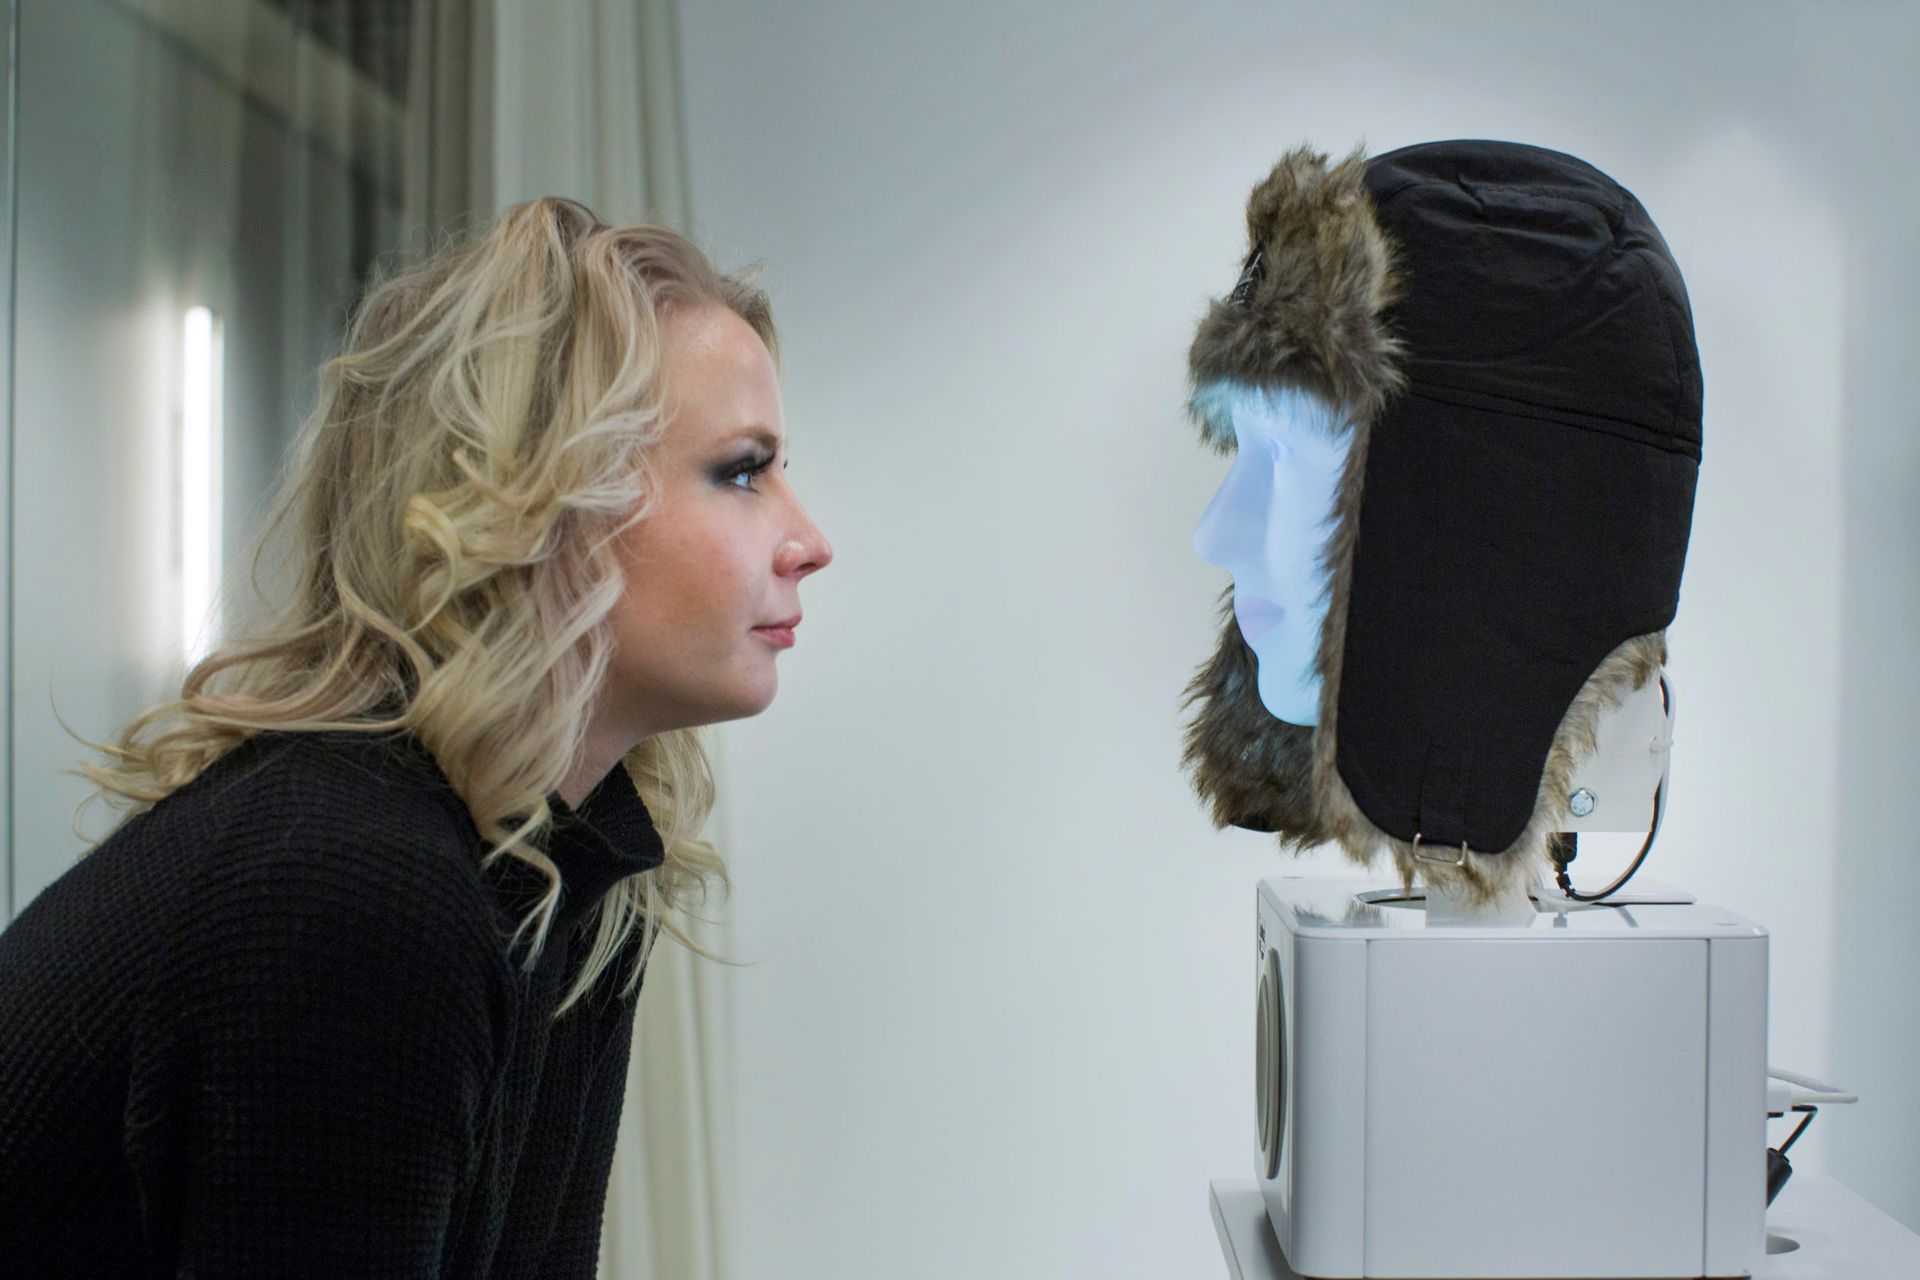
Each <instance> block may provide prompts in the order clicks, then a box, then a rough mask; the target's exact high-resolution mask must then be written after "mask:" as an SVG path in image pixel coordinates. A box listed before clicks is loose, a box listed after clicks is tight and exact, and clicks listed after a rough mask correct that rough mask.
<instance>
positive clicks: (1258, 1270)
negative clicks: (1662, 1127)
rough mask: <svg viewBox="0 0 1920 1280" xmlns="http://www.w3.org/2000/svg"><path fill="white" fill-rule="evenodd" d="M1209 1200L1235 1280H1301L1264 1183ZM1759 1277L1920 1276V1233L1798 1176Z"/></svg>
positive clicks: (1234, 1183)
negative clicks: (1271, 1221) (1285, 1250)
mask: <svg viewBox="0 0 1920 1280" xmlns="http://www.w3.org/2000/svg"><path fill="white" fill-rule="evenodd" d="M1207 1198H1208V1201H1209V1202H1210V1203H1211V1205H1212V1208H1213V1227H1214V1231H1215V1232H1216V1233H1218V1235H1219V1237H1220V1250H1221V1252H1222V1253H1223V1254H1225V1255H1226V1260H1227V1275H1228V1276H1229V1277H1230V1280H1300V1277H1299V1276H1297V1275H1296V1274H1295V1273H1294V1272H1293V1271H1292V1270H1290V1269H1289V1268H1288V1266H1287V1260H1286V1257H1285V1256H1284V1255H1283V1254H1281V1252H1280V1242H1279V1241H1278V1240H1276V1239H1274V1237H1273V1228H1272V1227H1270V1226H1269V1225H1268V1224H1267V1205H1266V1201H1265V1200H1264V1199H1263V1198H1262V1197H1261V1195H1260V1184H1259V1183H1258V1182H1255V1181H1254V1180H1253V1179H1252V1178H1216V1179H1215V1180H1214V1181H1213V1182H1211V1183H1209V1184H1208V1196H1207ZM1776 1250H1778V1251H1779V1252H1776ZM1752 1274H1753V1277H1754V1280H1913V1278H1914V1277H1915V1276H1920V1235H1915V1234H1914V1233H1913V1232H1911V1231H1909V1230H1907V1229H1906V1228H1905V1227H1903V1226H1901V1225H1900V1224H1899V1223H1898V1222H1895V1221H1894V1220H1893V1219H1892V1218H1890V1217H1888V1216H1887V1215H1886V1214H1884V1213H1882V1212H1880V1210H1878V1209H1876V1208H1874V1207H1873V1206H1872V1205H1870V1204H1868V1203H1867V1202H1866V1201H1865V1200H1862V1199H1861V1198H1860V1197H1859V1196H1857V1195H1855V1194H1854V1193H1853V1192H1851V1191H1849V1190H1847V1188H1846V1187H1844V1186H1842V1185H1841V1184H1840V1183H1838V1182H1835V1181H1834V1180H1833V1179H1832V1178H1816V1177H1809V1176H1808V1175H1806V1174H1803V1173H1796V1174H1795V1175H1793V1180H1792V1181H1790V1182H1788V1183H1787V1185H1786V1186H1785V1187H1784V1188H1782V1189H1781V1191H1780V1194H1779V1196H1778V1197H1777V1198H1776V1199H1775V1200H1774V1202H1773V1206H1772V1207H1771V1208H1769V1209H1768V1210H1767V1255H1766V1257H1765V1258H1764V1259H1763V1260H1762V1261H1761V1263H1760V1265H1759V1267H1758V1268H1756V1269H1755V1270H1754V1272H1753V1273H1752Z"/></svg>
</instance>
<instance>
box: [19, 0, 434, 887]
mask: <svg viewBox="0 0 1920 1280" xmlns="http://www.w3.org/2000/svg"><path fill="white" fill-rule="evenodd" d="M427 2H428V0H420V3H417V4H416V3H415V2H414V0H327V2H324V3H321V2H316V0H18V3H19V8H20V48H21V51H22V59H21V63H20V67H19V75H18V124H19V130H18V144H17V145H18V151H17V157H16V159H17V165H18V169H17V173H18V183H19V187H18V189H19V197H20V198H19V206H18V230H19V247H18V252H17V255H16V259H15V261H16V267H17V275H18V279H17V284H18V304H17V311H16V314H17V315H18V317H19V321H20V322H19V324H18V325H17V327H16V332H15V341H14V354H15V362H16V363H15V367H16V369H17V377H16V383H15V396H14V411H15V416H14V424H13V434H14V457H13V491H14V498H13V502H14V505H13V510H12V512H11V519H12V530H13V538H14V548H15V556H14V581H13V584H12V593H11V600H12V604H13V608H14V611H15V618H16V619H17V623H18V625H17V626H16V627H15V647H14V652H13V674H14V700H13V706H12V707H11V709H10V714H11V723H12V731H13V752H12V763H13V773H12V780H11V782H12V785H11V799H12V801H13V805H12V814H11V819H12V836H13V850H14V856H15V891H14V900H13V903H12V910H13V911H14V912H15V913H17V912H18V911H19V910H20V909H21V908H22V907H24V906H25V905H26V903H27V902H28V901H29V900H31V898H32V897H33V896H34V895H35V894H36V893H38V892H39V890H40V889H42V888H43V887H44V886H45V885H46V884H47V883H49V882H50V881H52V880H53V879H54V878H55V877H57V876H58V875H59V874H60V873H61V872H63V871H64V870H66V869H67V868H68V867H70V866H71V865H73V861H74V857H75V855H76V854H77V853H78V852H79V851H80V849H81V847H82V841H81V839H80V837H79V836H78V835H76V833H75V831H74V829H73V826H74V824H75V823H76V821H77V823H78V825H79V827H80V829H81V830H82V831H84V832H85V833H86V834H88V835H89V836H92V835H97V834H99V833H101V832H104V831H105V830H106V829H107V828H109V827H110V826H111V825H112V824H113V822H114V821H115V820H116V819H117V817H118V814H117V812H115V811H113V810H110V809H108V808H106V807H105V806H103V805H95V806H90V807H88V808H87V809H86V810H85V811H84V812H82V813H80V814H79V815H78V818H77V819H76V813H75V811H76V807H77V806H78V805H79V804H80V802H81V800H82V799H83V798H84V797H86V796H87V795H88V794H90V793H91V791H92V787H91V785H90V784H88V783H87V782H86V781H85V780H84V779H82V778H80V777H78V776H74V775H70V774H68V773H66V772H65V771H66V770H70V769H72V768H74V767H75V766H76V765H77V764H78V763H79V762H80V761H81V760H83V759H90V758H92V757H91V756H90V753H89V752H87V750H86V749H85V748H83V747H82V746H81V745H80V744H79V743H78V742H77V741H76V740H75V739H74V738H73V737H72V736H70V735H69V734H68V733H67V732H66V730H64V729H63V728H62V727H61V725H60V720H61V719H64V720H65V721H66V723H67V724H68V725H70V726H72V727H73V729H74V730H76V731H78V732H79V733H81V734H84V735H85V736H87V737H89V738H92V739H95V740H107V739H109V738H110V736H111V735H113V734H115V733H117V732H118V730H119V729H120V728H121V727H122V726H124V725H125V724H126V722H127V721H128V720H130V719H131V718H132V717H133V716H135V715H137V714H138V713H139V712H140V711H142V710H144V709H145V708H147V707H149V706H151V705H153V704H154V703H155V702H157V701H160V700H162V699H165V698H169V697H172V696H175V695H177V693H178V691H179V685H180V681H181V679H182V677H183V675H184V673H185V669H186V666H187V662H188V657H189V654H190V653H191V654H197V652H198V651H199V648H200V646H202V645H204V644H205V643H206V642H207V640H208V639H209V638H210V637H211V635H212V630H211V629H212V628H221V627H222V625H223V623H222V619H221V618H220V617H219V616H217V614H218V613H219V612H220V611H221V610H225V611H228V612H229V613H231V611H232V610H236V609H244V608H246V607H247V606H248V605H250V603H251V601H250V600H249V599H248V598H247V597H246V596H245V595H244V594H236V595H235V597H234V598H233V599H232V600H230V601H219V602H218V607H217V608H215V609H214V610H213V612H209V608H210V605H213V604H214V603H215V602H214V601H213V600H212V598H211V596H210V592H211V589H212V586H213V584H216V583H219V582H220V581H221V580H222V574H223V573H224V574H227V575H229V576H231V575H232V574H234V573H235V572H236V571H237V572H238V573H239V574H240V576H241V581H242V582H244V575H245V572H246V569H247V567H248V566H246V565H245V564H242V563H240V562H241V559H242V557H243V553H244V551H245V550H246V549H247V548H248V547H249V546H250V544H251V542H252V540H253V538H254V536H255V535H256V532H257V529H258V525H259V521H260V520H261V518H262V516H263V514H264V505H265V502H266V500H267V497H268V495H269V491H270V490H271V488H272V486H273V483H274V478H275V474H276V470H277V468H278V466H279V464H280V459H281V454H282V451H283V450H284V448H285V446H286V444H287V442H288V440H289V439H290V438H291V435H292V431H293V429H294V427H295V426H296V425H297V422H298V419H299V417H300V415H301V413H302V412H303V411H304V409H305V408H306V406H307V404H308V403H309V402H310V400H311V397H312V393H313V386H314V373H315V371H316V370H317V368H318V367H319V365H320V364H321V362H322V361H323V360H324V359H325V358H326V357H327V356H328V355H329V354H331V351H332V349H333V347H334V344H335V342H336V341H337V337H338V334H339V331H340V329H341V326H342V324H343V323H344V320H345V318H346V315H347V312H348V309H349V307H350V306H351V304H352V302H353V300H354V298H355V297H356V296H357V295H358V293H359V291H360V288H361V286H362V283H363V281H364V278H365V277H366V276H367V274H368V272H369V271H370V269H371V268H372V266H373V264H374V263H375V261H376V259H377V258H379V257H380V256H381V255H383V254H388V253H391V252H393V251H395V250H396V249H398V248H399V247H401V245H402V243H403V241H405V242H407V243H419V242H420V240H421V238H422V236H423V234H424V231H425V227H426V210H425V208H424V200H425V192H426V191H427V190H428V188H429V186H430V185H431V184H429V183H428V182H426V181H425V180H424V179H423V177H422V175H424V174H426V173H428V172H429V171H430V168H431V166H430V165H429V164H428V160H429V157H428V156H427V155H426V154H425V148H426V146H427V142H428V139H429V137H430V134H431V132H432V131H431V130H430V129H429V128H428V127H427V123H428V122H427V121H426V120H425V113H426V106H427V103H426V98H427V94H426V93H425V92H424V91H423V90H424V88H425V86H427V85H428V83H429V80H428V75H429V68H428V67H427V66H426V58H425V54H426V52H427V50H428V49H429V48H430V47H431V46H430V42H429V41H428V40H426V39H424V38H422V37H423V36H424V34H425V32H426V24H427V21H428V18H429V17H430V15H429V13H428V12H427ZM265 571H266V570H265V569H263V572H265ZM262 587H263V588H264V589H265V590H267V592H268V593H269V595H277V594H278V593H279V590H280V588H279V584H277V583H273V582H270V581H263V583H262ZM241 590H242V591H244V588H241ZM228 620H229V621H231V622H233V623H234V624H236V625H238V624H240V623H241V622H242V621H243V619H242V618H241V617H239V616H230V617H229V619H228ZM56 711H57V712H58V718H56Z"/></svg>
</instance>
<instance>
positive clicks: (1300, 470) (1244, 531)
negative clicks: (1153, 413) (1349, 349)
mask: <svg viewBox="0 0 1920 1280" xmlns="http://www.w3.org/2000/svg"><path fill="white" fill-rule="evenodd" d="M1194 400H1195V402H1196V404H1197V405H1200V406H1202V407H1203V408H1204V409H1205V410H1206V414H1207V417H1208V418H1209V419H1211V420H1214V421H1219V420H1220V419H1221V418H1223V417H1228V416H1231V419H1232V421H1233V432H1234V437H1235V439H1236V440H1237V441H1238V452H1237V453H1236V454H1235V456H1234V461H1233V468H1232V469H1231V470H1230V471H1228V472H1227V477H1226V479H1225V480H1222V481H1221V482H1220V488H1219V491H1218V492H1216V493H1215V494H1214V495H1213V501H1212V503H1211V504H1209V505H1208V507H1207V511H1206V514H1205V515H1203V516H1201V517H1200V524H1199V526H1198V527H1197V528H1195V529H1194V531H1193V549H1194V550H1195V551H1196V552H1198V553H1199V555H1200V558H1201V559H1203V560H1205V561H1207V562H1208V563H1209V564H1217V565H1219V566H1220V567H1221V568H1223V569H1225V570H1226V571H1227V572H1228V573H1230V574H1232V575H1233V612H1234V616H1235V618H1236V619H1238V621H1239V623H1240V634H1241V635H1243V636H1245V637H1246V641H1247V644H1248V646H1249V647H1251V648H1252V649H1253V653H1254V656H1255V658H1257V659H1258V660H1259V665H1260V676H1259V687H1260V701H1261V702H1262V703H1264V704H1265V705H1266V708H1267V710H1269V711H1271V712H1272V713H1273V714H1274V715H1275V716H1277V717H1279V718H1280V719H1282V720H1285V721H1287V722H1288V723H1289V724H1297V725H1311V724H1313V723H1314V722H1315V721H1317V720H1318V719H1319V718H1320V677H1319V676H1318V675H1316V674H1315V673H1314V670H1313V660H1314V656H1315V654H1316V653H1317V652H1318V651H1319V648H1320V627H1321V624H1322V623H1324V622H1325V621H1326V617H1327V604H1328V601H1327V590H1326V588H1327V579H1326V573H1325V571H1324V570H1323V569H1322V568H1321V565H1320V558H1321V554H1322V553H1323V552H1324V550H1325V549H1326V541H1327V534H1328V533H1329V532H1330V529H1329V527H1328V523H1327V521H1328V517H1329V516H1330V515H1331V514H1332V511H1333V498H1334V493H1335V491H1336V489H1337V488H1338V487H1339V483H1340V474H1341V472H1342V471H1343V470H1344V469H1345V467H1346V462H1347V449H1348V445H1349V442H1350V441H1351V439H1352V437H1351V435H1350V434H1348V433H1345V432H1341V431H1338V430H1337V429H1336V419H1335V417H1334V415H1333V412H1332V410H1331V409H1330V408H1329V407H1328V406H1327V404H1326V403H1325V402H1324V401H1322V400H1321V399H1319V398H1318V397H1317V396H1313V395H1309V394H1307V393H1306V392H1301V391H1294V390H1287V391H1280V392H1270V391H1266V390H1263V389H1261V388H1257V387H1247V386H1242V385H1238V384H1235V383H1226V382H1222V383H1215V384H1212V385H1211V386H1207V387H1204V388H1202V389H1201V390H1200V391H1199V392H1198V393H1197V394H1196V395H1195V397H1194Z"/></svg>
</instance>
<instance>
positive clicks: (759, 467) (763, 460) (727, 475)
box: [713, 453, 773, 489]
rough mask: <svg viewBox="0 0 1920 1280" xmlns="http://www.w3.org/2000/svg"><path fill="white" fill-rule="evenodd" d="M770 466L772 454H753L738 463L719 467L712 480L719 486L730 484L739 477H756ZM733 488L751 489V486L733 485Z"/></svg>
mask: <svg viewBox="0 0 1920 1280" xmlns="http://www.w3.org/2000/svg"><path fill="white" fill-rule="evenodd" d="M772 465H773V455H772V454H770V453H762V454H754V455H752V456H751V457H747V458H742V459H741V460H740V461H738V462H735V463H730V464H728V465H726V466H723V467H721V468H720V469H719V471H717V472H716V473H715V474H714V477H713V478H714V480H715V482H716V483H719V484H732V483H733V481H734V480H735V479H737V478H738V477H740V476H757V475H759V474H760V473H761V472H762V471H765V470H766V469H767V468H768V467H770V466H772ZM734 487H735V488H741V489H751V488H753V486H752V485H751V484H747V485H735V486H734Z"/></svg>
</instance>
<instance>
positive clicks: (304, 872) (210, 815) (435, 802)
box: [164, 731, 485, 906]
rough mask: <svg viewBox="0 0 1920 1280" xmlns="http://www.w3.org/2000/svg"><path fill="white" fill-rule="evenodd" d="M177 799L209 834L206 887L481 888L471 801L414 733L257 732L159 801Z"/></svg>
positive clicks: (202, 871)
mask: <svg viewBox="0 0 1920 1280" xmlns="http://www.w3.org/2000/svg"><path fill="white" fill-rule="evenodd" d="M174 802H177V803H178V805H179V806H180V808H181V809H182V810H190V811H194V812H191V813H183V814H181V815H179V817H190V818H192V819H194V821H193V822H192V825H194V826H198V827H200V828H201V829H202V830H204V831H206V832H207V833H208V835H209V837H210V839H209V842H208V845H207V847H206V849H205V853H204V856H203V857H201V858H198V859H196V861H197V862H199V863H200V866H199V868H198V874H199V877H200V879H201V880H202V881H203V882H220V881H226V880H231V879H234V878H238V879H241V880H244V881H247V882H249V883H261V882H268V883H270V882H272V881H273V880H274V879H276V878H282V877H292V878H295V879H296V880H299V881H303V882H305V881H313V882H327V883H332V882H337V881H341V880H346V881H350V882H352V883H354V884H356V885H357V886H358V887H359V889H360V891H361V893H362V894H363V895H367V896H372V895H379V894H383V893H385V894H394V893H397V894H400V895H403V896H404V897H406V898H408V899H412V898H416V897H418V896H419V895H422V894H426V895H431V896H433V897H441V898H444V897H448V896H450V895H451V896H455V897H464V898H471V897H472V896H473V895H476V894H484V892H485V889H484V883H483V881H482V880H481V878H480V875H479V853H480V850H479V849H478V847H477V846H478V832H477V831H475V829H474V827H473V824H472V820H471V818H470V817H469V816H468V815H467V811H466V805H465V803H464V802H463V801H462V800H461V799H460V797H459V795H458V793H456V792H455V791H454V790H453V788H452V786H451V785H450V784H449V783H448V782H447V780H446V778H445V777H444V775H442V774H441V773H440V771H439V769H438V767H437V766H436V765H435V764H434V763H433V759H432V757H431V756H430V755H429V754H427V752H426V749H425V748H424V747H422V746H421V745H420V744H419V743H418V741H417V740H416V739H413V738H411V737H409V736H398V737H396V736H393V735H383V736H375V735H370V734H364V733H354V732H349V731H328V732H267V733H260V734H256V735H255V736H254V737H252V738H250V739H248V740H247V741H246V742H244V743H242V744H241V745H240V746H238V747H236V748H234V749H233V750H232V751H231V752H229V753H228V754H227V755H225V756H223V757H221V758H220V759H219V760H217V761H215V762H214V763H213V764H212V765H209V766H208V767H207V769H206V770H205V771H204V772H203V773H202V774H201V776H200V777H198V778H196V779H194V781H193V783H191V784H189V786H188V787H185V788H182V789H181V791H180V792H178V793H176V794H175V795H173V796H170V797H168V800H167V802H164V803H174ZM174 825H175V826H176V829H177V828H178V826H179V825H180V824H179V823H178V821H176V823H175V824H174ZM448 905H449V906H452V905H454V904H452V903H448Z"/></svg>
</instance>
